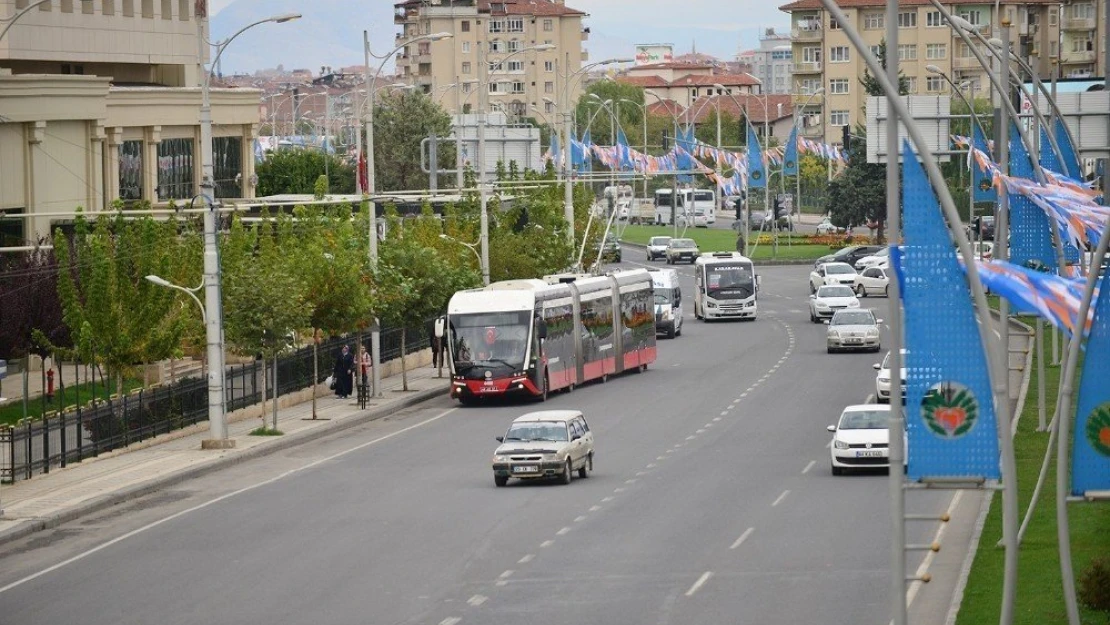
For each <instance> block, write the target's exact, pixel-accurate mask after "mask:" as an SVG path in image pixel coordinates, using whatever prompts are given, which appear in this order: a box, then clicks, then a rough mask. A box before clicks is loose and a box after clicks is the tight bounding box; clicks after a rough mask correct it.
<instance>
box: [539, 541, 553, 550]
mask: <svg viewBox="0 0 1110 625" xmlns="http://www.w3.org/2000/svg"><path fill="white" fill-rule="evenodd" d="M554 544H555V541H554V540H545V541H543V542H542V543H540V547H541V548H543V549H547V548H548V547H550V546H551V545H554Z"/></svg>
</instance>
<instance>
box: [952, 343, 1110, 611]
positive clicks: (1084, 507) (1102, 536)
mask: <svg viewBox="0 0 1110 625" xmlns="http://www.w3.org/2000/svg"><path fill="white" fill-rule="evenodd" d="M1050 343H1051V341H1050V340H1049V339H1046V340H1045V344H1046V347H1047V346H1048V345H1049V344H1050ZM1046 352H1047V350H1046ZM1046 357H1049V356H1047V354H1046ZM1035 358H1036V357H1035V356H1034V362H1033V370H1032V372H1031V379H1030V383H1029V395H1028V397H1027V399H1026V401H1025V406H1024V409H1023V411H1022V414H1021V422H1020V423H1019V425H1018V433H1017V437H1016V438H1015V440H1014V448H1015V455H1016V457H1017V470H1018V498H1019V502H1020V503H1019V509H1020V510H1019V513H1020V515H1021V516H1022V517H1024V515H1025V512H1026V510H1027V509H1028V508H1029V499H1030V496H1031V495H1032V493H1033V487H1034V486H1035V485H1036V482H1037V473H1038V472H1039V471H1040V466H1041V461H1042V460H1043V458H1044V452H1045V447H1046V445H1047V444H1048V433H1047V432H1037V431H1036V430H1037V397H1036V393H1037V366H1036V360H1035ZM1049 358H1050V357H1049ZM1059 378H1060V368H1059V367H1055V366H1052V364H1051V359H1049V362H1047V363H1046V366H1045V396H1046V397H1045V400H1046V405H1047V408H1048V415H1049V418H1051V416H1052V407H1053V405H1054V404H1055V402H1056V390H1057V389H1058V387H1059V386H1058V385H1059ZM1055 466H1056V459H1055V457H1053V459H1052V462H1051V467H1050V470H1049V473H1048V477H1047V482H1046V484H1045V488H1044V491H1043V492H1042V493H1041V498H1040V502H1039V503H1038V504H1037V509H1036V511H1035V512H1034V514H1033V519H1032V520H1031V521H1030V523H1029V528H1028V530H1027V531H1026V533H1025V539H1024V541H1023V542H1022V545H1021V547H1020V551H1019V556H1018V559H1019V570H1018V591H1017V604H1016V606H1015V610H1014V623H1016V624H1018V625H1053V624H1057V623H1059V624H1066V623H1067V622H1068V619H1067V613H1066V612H1065V608H1064V598H1063V591H1062V590H1061V587H1060V579H1061V578H1060V558H1059V555H1058V553H1057V549H1056V501H1055V483H1056V481H1055V480H1056V477H1055V471H1053V470H1052V469H1053V468H1055ZM1068 513H1069V514H1068V516H1069V519H1070V523H1071V548H1072V560H1073V568H1074V570H1075V574H1076V576H1077V577H1078V576H1079V575H1082V573H1083V571H1084V570H1085V569H1086V567H1087V565H1088V564H1089V563H1090V562H1091V560H1092V558H1094V557H1095V556H1108V555H1110V540H1107V536H1110V505H1108V504H1107V503H1105V502H1103V503H1073V504H1068ZM1001 537H1002V499H1001V495H998V494H996V495H995V499H994V501H993V502H992V505H991V509H990V512H989V514H988V515H987V521H986V526H985V527H984V529H983V535H982V538H981V539H980V540H979V550H978V551H977V552H976V554H975V562H974V563H973V565H972V569H971V575H970V577H969V578H968V582H967V589H966V591H965V593H964V600H963V604H962V605H961V607H960V613H959V617H958V619H957V621H956V623H957V625H980V624H982V623H997V622H998V615H999V609H1000V607H1001V597H1002V576H1003V558H1004V553H1003V550H1002V549H1001V548H997V547H995V544H996V543H997V542H998V541H999V540H1000V539H1001ZM1080 616H1081V620H1082V622H1083V623H1084V625H1110V613H1105V612H1095V611H1093V610H1088V609H1085V608H1083V607H1082V605H1081V606H1080Z"/></svg>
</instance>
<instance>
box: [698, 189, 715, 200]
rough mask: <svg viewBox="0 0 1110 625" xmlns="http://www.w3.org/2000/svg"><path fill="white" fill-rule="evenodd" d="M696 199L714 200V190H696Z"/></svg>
mask: <svg viewBox="0 0 1110 625" xmlns="http://www.w3.org/2000/svg"><path fill="white" fill-rule="evenodd" d="M694 201H695V202H712V201H713V192H712V191H694Z"/></svg>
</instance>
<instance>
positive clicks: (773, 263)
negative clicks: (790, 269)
mask: <svg viewBox="0 0 1110 625" xmlns="http://www.w3.org/2000/svg"><path fill="white" fill-rule="evenodd" d="M620 243H621V245H627V246H628V247H634V248H636V249H638V250H646V249H647V246H646V245H642V244H640V243H631V242H629V241H621V242H620ZM812 264H813V261H812V260H806V259H794V260H771V261H760V263H759V266H760V267H786V266H789V265H812Z"/></svg>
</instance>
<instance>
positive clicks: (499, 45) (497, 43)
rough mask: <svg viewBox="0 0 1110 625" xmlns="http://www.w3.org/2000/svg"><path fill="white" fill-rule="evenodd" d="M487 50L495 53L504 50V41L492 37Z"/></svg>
mask: <svg viewBox="0 0 1110 625" xmlns="http://www.w3.org/2000/svg"><path fill="white" fill-rule="evenodd" d="M489 51H490V52H495V53H500V52H504V51H505V42H504V41H501V40H500V39H494V40H493V41H491V42H489Z"/></svg>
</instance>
